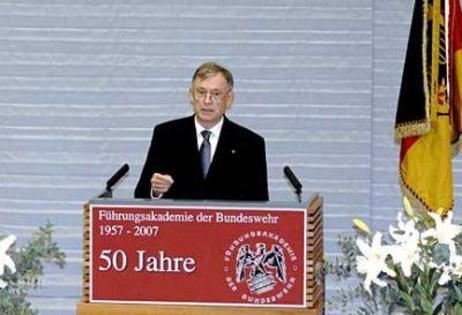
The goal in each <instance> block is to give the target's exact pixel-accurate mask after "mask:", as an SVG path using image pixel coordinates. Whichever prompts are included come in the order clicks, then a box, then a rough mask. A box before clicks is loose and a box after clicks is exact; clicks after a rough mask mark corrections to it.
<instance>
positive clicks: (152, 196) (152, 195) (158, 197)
mask: <svg viewBox="0 0 462 315" xmlns="http://www.w3.org/2000/svg"><path fill="white" fill-rule="evenodd" d="M163 195H164V194H160V195H159V196H154V191H153V189H152V188H151V199H160V198H162V196H163Z"/></svg>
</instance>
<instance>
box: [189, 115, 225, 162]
mask: <svg viewBox="0 0 462 315" xmlns="http://www.w3.org/2000/svg"><path fill="white" fill-rule="evenodd" d="M223 121H224V118H221V119H220V121H219V122H218V123H217V124H216V125H215V126H213V127H212V128H210V129H206V128H204V127H202V125H201V124H200V123H199V122H198V121H197V117H194V124H195V125H196V138H197V149H198V150H200V148H201V145H202V142H203V141H204V137H202V134H201V132H202V131H204V130H208V131H210V132H211V134H210V138H209V142H210V163H212V161H213V157H214V156H215V151H216V150H217V145H218V139H219V138H220V133H221V128H222V127H223Z"/></svg>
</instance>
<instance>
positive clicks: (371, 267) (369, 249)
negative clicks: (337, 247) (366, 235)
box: [356, 232, 396, 294]
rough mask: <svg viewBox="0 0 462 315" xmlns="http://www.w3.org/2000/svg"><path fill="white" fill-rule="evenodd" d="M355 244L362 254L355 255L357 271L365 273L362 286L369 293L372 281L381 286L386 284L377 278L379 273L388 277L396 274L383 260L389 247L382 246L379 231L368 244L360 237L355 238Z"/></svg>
mask: <svg viewBox="0 0 462 315" xmlns="http://www.w3.org/2000/svg"><path fill="white" fill-rule="evenodd" d="M356 245H357V246H358V248H359V251H360V252H361V254H362V256H361V255H358V256H357V257H356V262H357V271H358V273H360V274H366V279H365V281H364V288H365V289H366V291H367V292H369V294H372V293H371V289H370V287H371V284H372V282H374V283H375V284H377V285H378V286H381V287H384V286H386V283H385V282H384V281H382V280H380V279H379V278H378V277H379V275H380V273H382V272H384V273H386V274H388V275H389V276H390V277H395V276H396V273H395V272H394V271H393V270H392V269H390V268H389V267H388V266H387V264H386V262H385V260H386V258H387V256H388V254H389V247H388V246H382V234H381V233H380V232H377V233H375V235H374V237H373V239H372V244H371V245H370V246H369V244H367V243H366V242H365V241H363V240H362V239H357V240H356Z"/></svg>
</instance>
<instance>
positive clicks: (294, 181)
mask: <svg viewBox="0 0 462 315" xmlns="http://www.w3.org/2000/svg"><path fill="white" fill-rule="evenodd" d="M283 171H284V175H285V176H286V178H287V179H288V180H289V183H290V185H291V186H292V188H293V190H294V192H295V194H296V195H297V200H298V203H301V202H302V187H303V186H302V184H301V183H300V181H299V180H298V178H297V176H295V174H294V172H292V170H291V169H290V167H288V166H287V165H286V166H284V169H283Z"/></svg>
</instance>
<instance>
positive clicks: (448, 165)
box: [395, 0, 462, 215]
mask: <svg viewBox="0 0 462 315" xmlns="http://www.w3.org/2000/svg"><path fill="white" fill-rule="evenodd" d="M459 1H460V0H416V2H415V6H414V13H413V18H412V24H411V31H410V36H409V42H408V47H407V53H406V59H405V63H404V70H403V77H402V82H401V90H400V95H399V101H398V109H397V113H396V123H395V139H396V140H397V141H399V142H400V143H401V152H400V165H399V172H400V181H401V187H402V190H403V192H404V194H405V195H407V196H408V198H409V199H410V200H411V202H412V203H413V204H414V206H417V207H418V208H420V209H425V210H427V211H432V212H438V213H439V214H441V215H445V214H446V212H447V211H448V210H450V209H451V208H452V206H453V179H452V162H451V152H454V151H452V150H451V149H452V145H454V147H455V148H458V145H457V143H458V140H459V134H460V130H461V129H462V128H461V123H460V122H461V121H462V119H460V117H461V116H460V104H461V102H460V95H461V93H460V92H461V89H460V82H461V80H460V79H461V78H462V76H461V75H462V74H461V69H462V68H460V64H461V63H460V56H461V50H460V47H461V46H460V35H461V32H462V29H461V28H460V24H457V23H460V2H459ZM457 8H458V11H457ZM457 21H459V22H457ZM457 38H459V42H458V43H459V44H458V46H457V45H455V44H456V39H457ZM457 47H459V49H456V48H457ZM451 51H453V53H451ZM457 56H458V57H457ZM451 58H453V59H454V58H455V60H457V58H459V63H458V64H459V68H457V66H454V68H453V69H451V66H450V65H451V64H452V59H451ZM456 65H457V63H456ZM454 82H456V83H455V84H458V85H454ZM457 97H459V100H458V102H455V100H457Z"/></svg>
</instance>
